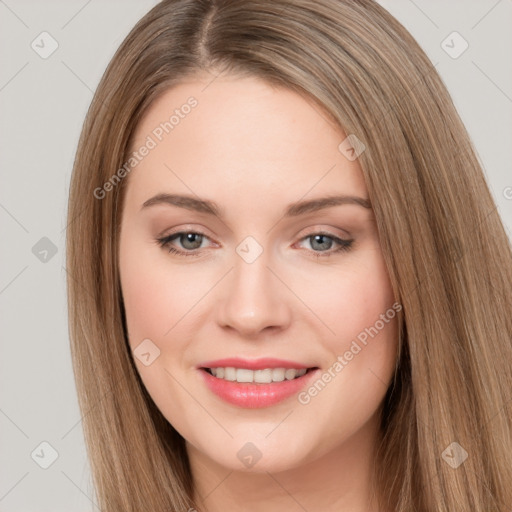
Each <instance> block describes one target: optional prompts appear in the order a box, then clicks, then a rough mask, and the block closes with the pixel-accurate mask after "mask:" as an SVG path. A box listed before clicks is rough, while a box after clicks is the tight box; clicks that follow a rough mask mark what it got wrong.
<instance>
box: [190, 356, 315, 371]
mask: <svg viewBox="0 0 512 512" xmlns="http://www.w3.org/2000/svg"><path fill="white" fill-rule="evenodd" d="M230 366H231V367H234V368H246V369H247V370H263V369H265V368H296V369H297V370H300V369H302V368H311V367H312V366H313V365H312V366H307V365H304V364H301V363H297V362H296V361H287V360H284V359H275V358H273V357H263V358H260V359H242V358H240V357H228V358H226V359H217V360H215V361H206V362H204V363H201V364H200V365H198V366H197V368H227V367H230Z"/></svg>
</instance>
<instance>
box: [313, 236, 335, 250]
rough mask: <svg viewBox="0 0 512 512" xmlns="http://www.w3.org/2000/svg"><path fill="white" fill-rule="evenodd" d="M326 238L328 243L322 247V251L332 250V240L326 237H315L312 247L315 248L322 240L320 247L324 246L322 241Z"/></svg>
mask: <svg viewBox="0 0 512 512" xmlns="http://www.w3.org/2000/svg"><path fill="white" fill-rule="evenodd" d="M324 238H326V239H327V242H324V246H323V247H320V249H330V248H331V245H332V240H331V239H330V238H329V237H327V236H326V235H314V236H313V244H312V247H313V246H314V244H315V243H316V242H317V241H318V240H320V245H322V240H323V239H324ZM325 243H327V247H325ZM313 248H314V247H313Z"/></svg>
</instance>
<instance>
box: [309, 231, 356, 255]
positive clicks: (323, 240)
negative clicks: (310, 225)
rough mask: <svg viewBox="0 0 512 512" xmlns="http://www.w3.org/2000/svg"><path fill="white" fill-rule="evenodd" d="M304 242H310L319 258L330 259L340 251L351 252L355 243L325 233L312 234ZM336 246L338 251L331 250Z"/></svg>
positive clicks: (351, 240)
mask: <svg viewBox="0 0 512 512" xmlns="http://www.w3.org/2000/svg"><path fill="white" fill-rule="evenodd" d="M304 240H307V241H309V242H310V243H309V245H310V247H311V248H312V250H313V253H315V256H316V257H317V258H323V257H329V256H331V255H332V254H334V253H337V252H340V251H349V250H350V248H351V247H352V243H353V242H354V240H353V239H350V240H347V239H343V238H339V237H337V236H334V235H332V234H330V233H325V232H320V233H312V234H311V235H308V236H306V237H304V238H302V239H301V242H302V241H304ZM336 245H337V246H338V247H337V248H336V249H334V250H330V249H331V248H332V247H333V246H336ZM317 249H319V250H317Z"/></svg>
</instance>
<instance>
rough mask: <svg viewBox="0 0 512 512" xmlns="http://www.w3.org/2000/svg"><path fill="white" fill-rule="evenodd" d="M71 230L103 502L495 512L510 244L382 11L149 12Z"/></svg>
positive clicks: (504, 412) (115, 505)
mask: <svg viewBox="0 0 512 512" xmlns="http://www.w3.org/2000/svg"><path fill="white" fill-rule="evenodd" d="M68 215H69V220H70V225H69V228H68V240H67V243H68V246H67V250H68V272H69V274H70V276H72V279H70V280H69V281H68V287H69V288H68V293H69V305H70V308H69V311H70V335H71V343H72V355H73V363H74V369H75V375H76V381H77V387H78V392H79V400H80V406H81V408H82V411H83V412H84V414H85V416H84V432H85V436H86V442H87V447H88V452H89V457H90V460H91V467H92V473H93V477H94V480H95V486H96V490H97V494H98V500H99V505H100V507H101V509H102V510H105V511H108V512H111V511H115V512H117V511H121V510H123V511H127V510H134V511H143V510H148V511H149V510H151V511H156V510H158V511H160V510H161V511H163V510H189V509H196V510H198V511H206V510H208V511H210V512H215V511H217V510H226V509H228V510H231V509H233V510H238V509H243V510H263V509H264V510H269V511H272V510H277V509H278V508H279V509H280V510H282V509H283V507H284V508H285V509H286V510H311V511H312V510H322V511H330V510H352V511H363V510H365V511H367V510H371V511H381V512H382V511H386V512H388V511H404V512H405V511H410V510H418V511H431V510H436V511H437V510H439V511H450V512H451V511H454V510H472V511H478V512H488V511H505V510H509V508H510V505H511V504H512V494H511V493H512V491H511V489H512V486H511V485H510V483H511V481H512V469H511V466H510V462H509V461H510V456H511V455H512V447H511V440H512V438H511V414H510V403H509V398H510V391H511V388H512V375H511V364H510V363H511V362H512V353H511V352H512V349H511V343H510V341H511V337H512V316H511V315H510V311H511V306H512V292H511V290H512V265H511V263H512V254H511V250H510V245H509V242H508V239H507V237H506V234H505V232H504V229H503V226H502V223H501V221H500V219H499V216H498V213H497V211H496V207H495V204H494V203H493V200H492V198H491V195H490V193H489V190H488V187H487V185H486V183H485V180H484V177H483V173H482V169H481V167H480V165H479V163H478V160H477V157H476V155H475V152H474V149H473V147H472V145H471V142H470V140H469V137H468V135H467V132H466V130H465V128H464V126H463V124H462V123H461V121H460V118H459V116H458V115H457V113H456V111H455V108H454V106H453V103H452V101H451V99H450V97H449V95H448V93H447V91H446V89H445V87H444V85H443V84H442V82H441V79H440V78H439V76H438V75H437V73H436V71H435V69H434V67H433V66H432V64H431V63H430V62H429V60H428V59H427V57H426V56H425V54H424V53H423V51H422V50H421V49H420V48H419V46H418V44H417V43H416V42H415V41H414V40H413V38H412V37H411V36H410V34H409V33H408V32H407V31H406V30H405V29H404V28H403V27H402V26H401V25H400V24H399V23H398V22H397V21H396V20H395V19H394V18H392V16H390V15H389V14H388V13H387V12H386V11H385V10H384V9H383V8H381V7H380V6H379V5H377V4H376V3H374V2H373V1H369V0H365V1H361V2H351V1H348V0H347V1H343V0H322V1H315V2H312V1H310V0H308V1H306V0H294V1H291V0H279V1H272V2H268V1H263V0H258V1H252V0H251V1H250V2H242V1H228V0H225V1H223V0H217V1H207V0H199V1H198V0H181V1H179V0H171V1H163V2H161V3H160V4H158V5H157V6H156V7H155V8H154V9H152V10H151V11H150V12H149V13H148V14H147V15H146V16H144V17H143V18H142V19H141V20H140V21H139V22H138V23H137V25H136V26H135V27H134V29H133V30H132V31H131V33H130V34H129V35H128V36H127V38H126V39H125V41H124V42H123V43H122V45H121V47H120V48H119V50H118V51H117V53H116V55H115V56H114V58H113V59H112V61H111V63H110V65H109V66H108V69H107V70H106V72H105V75H104V77H103V79H102V80H101V83H100V84H99V86H98V89H97V91H96V94H95V97H94V99H93V102H92V104H91V107H90V110H89V112H88V115H87V119H86V121H85V124H84V127H83V131H82V135H81V139H80V143H79V148H78V151H77V157H76V161H75V167H74V172H73V178H72V183H71V190H70V199H69V213H68Z"/></svg>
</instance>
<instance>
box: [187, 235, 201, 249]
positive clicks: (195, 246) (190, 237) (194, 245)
mask: <svg viewBox="0 0 512 512" xmlns="http://www.w3.org/2000/svg"><path fill="white" fill-rule="evenodd" d="M201 236H202V235H199V234H198V233H186V234H185V235H184V237H185V240H184V242H183V235H182V243H183V247H185V248H187V249H198V248H199V247H200V246H201ZM196 237H197V240H199V243H197V240H195V242H194V239H195V238H196ZM189 243H190V244H191V245H192V247H190V246H188V245H187V244H189Z"/></svg>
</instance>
